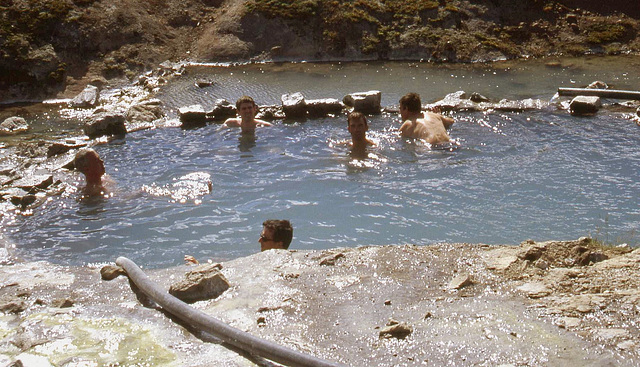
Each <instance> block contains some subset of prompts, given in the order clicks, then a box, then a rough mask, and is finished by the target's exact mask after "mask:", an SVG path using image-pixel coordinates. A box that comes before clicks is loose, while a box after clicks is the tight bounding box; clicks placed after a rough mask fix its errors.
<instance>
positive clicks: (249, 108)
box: [223, 96, 272, 133]
mask: <svg viewBox="0 0 640 367" xmlns="http://www.w3.org/2000/svg"><path fill="white" fill-rule="evenodd" d="M236 109H237V110H238V115H240V117H233V118H229V119H227V120H226V121H225V122H224V124H223V126H227V127H240V128H241V129H242V133H253V132H255V131H256V127H258V126H272V125H271V124H270V123H268V122H266V121H262V120H258V119H256V113H258V106H257V105H256V103H255V102H254V101H253V98H251V97H248V96H242V97H240V98H239V99H238V101H236Z"/></svg>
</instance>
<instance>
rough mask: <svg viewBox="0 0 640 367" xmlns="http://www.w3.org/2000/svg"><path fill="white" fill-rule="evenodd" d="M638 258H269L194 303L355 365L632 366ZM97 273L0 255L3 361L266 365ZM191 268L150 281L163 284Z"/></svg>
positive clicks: (495, 253) (233, 264)
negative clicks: (215, 294)
mask: <svg viewBox="0 0 640 367" xmlns="http://www.w3.org/2000/svg"><path fill="white" fill-rule="evenodd" d="M639 260H640V252H639V251H638V250H635V251H631V249H629V248H627V247H624V246H623V247H618V248H610V247H602V246H600V245H598V244H597V243H595V242H593V241H591V240H589V239H586V238H583V239H580V240H578V241H566V242H562V241H558V242H556V241H552V242H539V243H537V242H534V241H528V242H525V243H522V244H520V245H516V246H488V245H481V244H479V245H470V244H439V245H433V246H424V247H418V246H409V245H406V246H376V247H366V246H365V247H359V248H349V249H345V248H337V249H332V250H325V251H277V250H275V251H267V252H262V253H258V254H255V255H252V256H249V257H246V258H240V259H236V260H233V261H229V262H225V263H223V264H222V272H223V274H224V275H225V276H226V278H227V279H228V280H229V283H230V285H231V288H230V289H228V290H227V291H226V292H225V293H223V294H222V296H220V297H219V298H218V299H215V300H208V301H200V302H196V303H194V304H193V307H195V308H197V309H199V310H202V311H203V312H205V313H207V314H209V315H212V316H214V317H216V318H217V319H219V320H221V321H224V322H226V323H228V324H230V325H232V326H234V327H236V328H238V329H241V330H243V331H247V332H249V333H251V334H253V335H255V336H259V337H262V338H265V339H268V340H271V341H274V342H277V343H279V344H282V345H286V346H288V347H290V348H293V349H295V350H298V351H301V352H304V353H310V354H312V355H315V356H317V357H320V358H324V359H327V360H331V361H334V362H340V363H344V364H347V365H352V366H371V365H379V366H401V365H406V366H412V365H424V364H427V365H485V364H487V365H528V366H602V365H618V366H627V365H628V366H631V365H634V363H635V362H634V360H635V359H636V358H638V355H637V354H638V349H637V345H638V342H640V333H639V330H638V328H637V325H636V323H635V321H634V320H635V319H637V312H638V302H639V299H640V291H638V282H639V280H638V279H640V278H639V277H638V275H639V272H640V265H639V264H640V261H639ZM139 265H144V264H139ZM99 268H100V266H99V265H96V266H91V267H81V268H71V267H66V266H58V265H53V264H49V263H45V262H37V263H13V262H12V261H11V259H10V258H8V257H7V256H5V257H4V259H3V265H2V266H0V272H1V273H2V277H0V279H2V282H1V283H0V299H1V300H2V301H1V302H0V307H1V308H2V310H3V314H2V316H1V317H0V336H2V341H1V342H0V362H2V364H3V365H6V364H9V363H11V362H14V361H16V360H20V361H22V362H23V365H25V366H36V365H37V366H43V365H47V363H49V364H50V365H55V366H76V365H84V364H93V363H96V364H98V365H106V364H118V363H120V364H131V363H134V362H137V363H145V364H150V365H159V366H173V365H176V366H177V365H191V366H196V365H202V366H204V365H220V366H250V365H264V361H261V360H260V358H257V357H251V356H248V355H246V354H244V353H242V352H238V351H233V350H230V349H227V348H225V347H224V346H223V345H221V344H220V343H219V341H218V340H216V338H215V337H214V336H211V335H207V334H203V333H199V332H197V331H195V330H191V329H190V328H189V327H188V326H187V325H181V324H180V323H176V322H174V321H172V318H171V317H170V316H169V315H166V314H164V313H163V312H162V311H161V310H158V309H155V308H153V307H150V308H146V307H143V306H142V305H141V303H140V302H139V300H138V299H136V296H135V295H134V293H133V292H132V291H131V289H130V286H129V282H128V281H127V279H126V278H125V277H122V276H121V277H118V278H116V279H115V280H112V281H103V280H101V279H100V275H99ZM192 269H193V268H192V267H187V266H181V267H177V268H171V269H160V270H150V271H147V274H148V275H149V276H150V277H151V279H152V280H154V281H155V282H157V283H158V284H160V285H161V286H162V287H163V288H164V289H168V288H169V286H170V284H173V283H175V282H177V281H178V280H180V279H182V277H183V274H184V273H185V272H187V271H189V270H192ZM393 324H395V326H394V325H393Z"/></svg>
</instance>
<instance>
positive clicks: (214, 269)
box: [169, 264, 229, 303]
mask: <svg viewBox="0 0 640 367" xmlns="http://www.w3.org/2000/svg"><path fill="white" fill-rule="evenodd" d="M219 269H220V264H215V265H213V264H205V265H200V266H198V267H197V268H196V269H194V270H193V271H190V272H188V273H187V274H185V279H183V280H181V281H179V282H178V283H175V284H173V285H171V287H170V288H169V293H170V294H172V295H173V296H174V297H176V298H178V299H180V300H182V301H184V302H187V303H193V302H197V301H203V300H207V299H213V298H217V297H218V296H220V295H221V294H222V293H224V291H226V290H227V289H229V282H228V281H227V278H226V277H225V276H224V275H223V274H222V273H221V272H220V271H219Z"/></svg>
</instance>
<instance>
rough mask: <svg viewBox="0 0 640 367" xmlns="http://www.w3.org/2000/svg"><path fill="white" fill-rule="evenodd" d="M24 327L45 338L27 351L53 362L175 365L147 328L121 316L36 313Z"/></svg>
mask: <svg viewBox="0 0 640 367" xmlns="http://www.w3.org/2000/svg"><path fill="white" fill-rule="evenodd" d="M27 322H28V323H29V326H28V328H34V329H35V330H37V334H36V335H39V334H41V335H43V336H44V337H46V339H47V341H46V342H44V343H40V344H38V345H35V346H33V347H32V348H31V349H30V350H29V353H31V354H35V355H40V356H44V357H46V358H47V359H49V361H50V362H51V363H52V364H53V365H61V364H64V363H66V362H67V361H70V360H74V361H84V362H94V363H96V364H97V365H100V366H106V365H108V366H117V365H126V366H166V367H169V366H178V365H179V363H178V361H177V358H176V356H175V354H174V353H173V352H172V351H171V350H168V349H167V348H166V347H164V346H162V345H161V344H159V343H158V341H157V340H156V337H155V335H154V333H153V331H152V330H151V329H149V328H148V327H146V326H144V325H140V324H135V323H131V322H129V321H128V320H125V319H121V318H106V319H81V318H75V317H74V316H73V315H71V314H62V315H61V314H58V315H51V314H37V315H33V316H31V317H29V319H28V320H27Z"/></svg>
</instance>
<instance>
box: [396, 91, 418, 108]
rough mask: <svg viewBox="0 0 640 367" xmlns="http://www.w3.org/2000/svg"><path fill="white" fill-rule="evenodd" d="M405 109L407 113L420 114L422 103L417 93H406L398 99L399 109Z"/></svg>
mask: <svg viewBox="0 0 640 367" xmlns="http://www.w3.org/2000/svg"><path fill="white" fill-rule="evenodd" d="M402 106H404V107H406V108H407V109H408V110H409V112H420V111H421V110H422V102H421V101H420V95H419V94H418V93H407V94H405V95H404V96H402V98H400V107H402Z"/></svg>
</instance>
